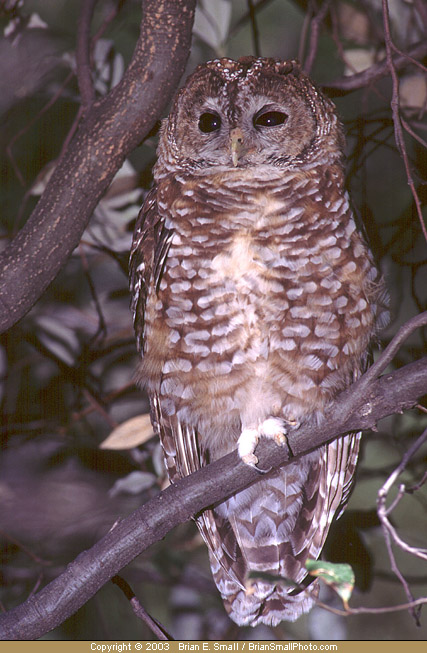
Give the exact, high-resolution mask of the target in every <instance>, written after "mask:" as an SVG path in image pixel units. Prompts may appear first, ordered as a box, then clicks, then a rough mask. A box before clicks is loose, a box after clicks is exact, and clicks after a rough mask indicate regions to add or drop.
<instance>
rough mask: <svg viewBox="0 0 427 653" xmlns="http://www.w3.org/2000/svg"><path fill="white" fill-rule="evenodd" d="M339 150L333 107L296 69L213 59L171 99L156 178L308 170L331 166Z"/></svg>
mask: <svg viewBox="0 0 427 653" xmlns="http://www.w3.org/2000/svg"><path fill="white" fill-rule="evenodd" d="M343 146H344V137H343V132H342V128H341V125H340V123H339V120H338V118H337V115H336V112H335V107H334V105H333V103H332V102H331V101H330V100H329V99H328V98H327V97H325V96H324V95H323V94H322V93H321V92H320V91H319V90H318V89H317V88H316V86H315V85H314V84H313V82H312V81H311V80H310V78H309V77H307V75H305V74H304V73H303V71H302V70H301V68H300V66H299V64H298V63H297V62H296V61H279V60H275V59H263V58H255V57H244V58H241V59H239V60H238V61H233V60H232V59H226V58H224V59H217V60H214V61H209V62H208V63H206V64H203V65H201V66H198V68H196V70H195V71H194V73H193V74H192V75H191V76H190V77H189V78H188V79H187V81H186V84H185V86H184V87H183V88H182V89H181V90H180V91H179V93H178V94H177V96H176V97H175V100H174V103H173V106H172V109H171V112H170V114H169V117H168V118H167V119H166V120H165V121H164V122H163V126H162V132H161V138H160V144H159V159H158V164H157V170H156V173H157V176H162V174H165V173H167V172H171V171H175V172H176V171H183V172H184V171H188V172H189V171H196V170H205V169H207V168H217V167H218V166H219V167H221V168H224V167H225V168H231V169H232V168H248V167H251V166H252V167H253V166H260V165H271V166H276V167H277V166H279V167H283V168H294V167H296V166H298V167H301V166H303V167H306V168H310V167H313V166H315V165H317V164H318V163H325V162H326V163H332V162H333V161H334V160H337V159H338V158H340V157H341V156H342V150H343Z"/></svg>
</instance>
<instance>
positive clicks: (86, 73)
mask: <svg viewBox="0 0 427 653" xmlns="http://www.w3.org/2000/svg"><path fill="white" fill-rule="evenodd" d="M97 2H98V0H89V1H88V0H83V2H82V4H81V8H80V16H79V20H78V24H77V44H76V64H77V81H78V84H79V91H80V97H81V100H82V105H83V112H86V111H87V110H88V109H90V107H91V106H92V104H93V103H94V102H95V88H94V85H93V81H92V71H91V67H90V50H91V43H90V24H91V22H92V16H93V12H94V10H95V5H96V3H97Z"/></svg>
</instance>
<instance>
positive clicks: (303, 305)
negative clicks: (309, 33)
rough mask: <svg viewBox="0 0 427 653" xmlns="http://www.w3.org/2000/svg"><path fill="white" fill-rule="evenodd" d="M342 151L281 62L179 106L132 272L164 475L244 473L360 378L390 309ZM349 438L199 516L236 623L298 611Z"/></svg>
mask: <svg viewBox="0 0 427 653" xmlns="http://www.w3.org/2000/svg"><path fill="white" fill-rule="evenodd" d="M343 146H344V138H343V133H342V128H341V125H340V123H339V120H338V118H337V116H336V113H335V108H334V106H333V104H332V103H331V102H330V100H328V99H327V98H326V97H325V96H323V95H322V94H321V93H320V92H319V90H318V89H317V88H316V87H315V86H314V84H313V83H312V82H311V81H310V79H309V78H308V77H307V76H306V75H305V74H304V73H303V72H302V71H301V69H300V67H299V66H298V64H297V63H296V62H295V61H285V62H283V61H276V60H273V59H255V58H250V57H247V58H243V59H240V60H239V61H237V62H236V61H232V60H230V59H221V60H216V61H211V62H209V63H207V64H205V65H202V66H199V67H198V68H197V69H196V71H195V72H194V73H193V74H192V75H191V76H190V77H189V79H188V80H187V82H186V84H185V86H184V88H183V89H182V90H181V91H180V92H179V93H178V95H177V96H176V99H175V102H174V104H173V107H172V110H171V113H170V115H169V117H168V118H167V119H166V120H165V121H164V123H163V126H162V130H161V138H160V144H159V148H158V161H157V164H156V166H155V169H154V180H155V185H154V187H153V189H152V190H151V191H150V193H149V194H148V196H147V198H146V201H145V204H144V206H143V208H142V210H141V213H140V216H139V218H138V222H137V225H136V230H135V235H134V242H133V247H132V253H131V264H130V267H131V289H132V309H133V314H134V324H135V331H136V337H137V344H138V348H139V350H140V352H141V356H142V362H141V365H140V368H139V380H140V382H141V383H142V384H145V385H146V388H147V391H148V394H149V397H150V402H151V410H152V419H153V423H154V425H155V429H156V430H157V431H158V433H159V434H160V438H161V442H162V446H163V449H164V454H165V458H166V463H167V467H168V473H169V476H170V478H171V480H175V479H178V478H180V477H182V476H185V475H188V474H191V473H192V472H194V471H195V470H197V469H198V468H200V467H201V466H204V465H206V464H207V463H209V462H210V461H212V460H215V459H218V458H220V457H221V456H223V455H225V454H226V453H228V452H230V451H231V450H233V449H235V448H238V451H239V454H240V456H241V458H242V459H243V460H244V461H245V462H246V463H248V464H252V465H255V464H256V462H257V459H256V455H255V453H254V452H255V448H256V444H257V442H258V439H259V438H260V437H261V436H264V437H269V438H273V439H274V440H275V441H276V442H278V443H281V442H283V441H284V439H285V435H286V432H287V431H289V430H290V429H292V430H296V429H298V427H299V426H300V425H301V424H303V423H304V424H306V423H321V420H322V419H324V414H325V411H326V410H327V408H328V405H329V404H330V402H331V401H332V400H333V399H334V397H335V396H336V395H337V393H339V392H340V391H341V390H343V389H344V388H345V387H346V386H348V385H349V384H350V383H352V381H353V380H354V379H355V378H356V377H357V376H358V375H359V374H360V373H361V372H362V371H363V370H364V369H365V367H366V364H367V358H368V348H369V344H370V342H371V340H372V339H373V337H374V336H375V335H376V333H377V332H378V330H379V329H380V328H381V327H382V326H383V325H384V324H385V322H386V320H387V318H386V316H387V309H386V303H387V302H386V294H385V290H384V285H383V282H382V279H381V277H380V274H379V272H378V271H377V269H376V267H375V265H374V262H373V259H372V256H371V253H370V251H369V249H368V248H367V246H366V244H365V242H364V240H363V237H362V236H361V234H360V233H358V231H357V230H356V227H355V223H354V220H353V216H352V212H351V208H350V206H349V200H348V197H347V194H346V191H345V189H344V173H343ZM359 437H360V435H354V434H353V435H347V436H345V437H341V438H339V439H337V440H335V441H334V442H332V443H331V444H329V445H327V446H323V447H321V448H319V449H317V450H316V451H314V452H313V453H310V454H309V455H306V456H304V457H302V458H301V459H300V460H298V461H297V462H294V463H292V464H291V465H288V466H287V467H286V468H285V469H282V470H279V471H276V472H274V473H271V474H269V475H267V476H266V477H263V478H261V480H260V481H259V482H258V483H256V484H255V485H254V486H252V487H250V488H248V489H246V490H243V491H242V492H239V493H237V494H236V495H234V496H233V497H231V498H230V499H228V500H227V501H224V502H223V503H221V504H220V505H219V506H217V507H216V508H214V509H211V510H207V511H205V512H204V513H203V514H202V515H201V516H200V517H199V518H198V522H197V523H198V527H199V529H200V532H201V534H202V536H203V538H204V540H205V542H206V544H207V546H208V549H209V555H210V561H211V566H212V572H213V576H214V579H215V582H216V584H217V586H218V589H219V591H220V593H221V595H222V598H223V601H224V604H225V607H226V609H227V611H228V613H229V615H230V617H231V618H232V619H233V620H234V621H235V622H236V623H238V624H241V625H253V626H254V625H256V624H258V623H260V622H264V623H267V624H272V625H275V624H277V623H279V622H280V621H282V620H283V619H287V620H291V621H292V620H295V619H297V618H298V617H299V616H300V615H301V614H302V613H304V612H307V611H308V610H309V609H310V608H311V607H312V605H313V603H314V601H315V598H316V596H317V591H318V587H317V583H316V581H315V582H312V583H310V581H309V579H308V578H307V571H306V569H305V562H306V560H307V559H308V558H317V557H318V556H319V555H320V553H321V550H322V547H323V545H324V542H325V539H326V536H327V534H328V530H329V526H330V524H331V521H332V519H333V517H334V515H335V514H336V513H337V512H338V513H339V512H340V510H341V509H342V508H343V506H344V505H345V503H346V500H347V498H348V494H349V491H350V489H351V485H352V481H353V475H354V472H355V468H356V462H357V455H358V448H359ZM257 573H258V574H259V576H258V578H257V577H256V575H257ZM249 574H251V580H250V581H249V582H248V576H249ZM277 577H280V578H282V579H284V580H283V581H280V580H277V581H276V580H275V578H277ZM269 578H271V580H269ZM286 580H288V581H289V582H288V583H287V582H286ZM249 584H250V589H249Z"/></svg>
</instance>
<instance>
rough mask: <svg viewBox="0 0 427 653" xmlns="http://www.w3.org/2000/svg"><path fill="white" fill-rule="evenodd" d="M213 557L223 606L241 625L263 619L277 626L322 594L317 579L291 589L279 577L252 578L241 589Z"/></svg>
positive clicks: (259, 621) (300, 613) (309, 605)
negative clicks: (299, 590)
mask: <svg viewBox="0 0 427 653" xmlns="http://www.w3.org/2000/svg"><path fill="white" fill-rule="evenodd" d="M210 561H211V567H212V574H213V577H214V580H215V583H216V585H217V587H218V589H219V591H220V593H221V597H222V600H223V602H224V607H225V609H226V611H227V613H228V615H229V617H230V619H232V620H233V621H234V622H235V623H236V624H238V625H239V626H258V624H261V623H264V624H266V625H268V626H277V625H278V624H279V623H280V622H281V621H296V620H297V619H298V618H299V617H301V615H303V614H305V613H306V612H309V611H310V610H311V609H312V607H313V605H314V603H315V601H316V598H317V596H318V594H319V587H318V583H317V581H314V582H313V583H311V584H310V585H309V586H308V587H307V588H305V589H303V590H302V591H301V592H299V593H292V592H293V590H292V588H291V587H289V586H286V585H285V584H284V583H283V585H282V584H281V582H280V581H279V582H278V583H274V582H264V581H263V580H249V581H248V583H247V588H246V589H242V588H241V586H239V585H237V584H236V583H235V582H233V581H232V580H231V579H230V578H229V577H228V575H227V574H226V572H225V571H224V569H223V568H222V567H221V565H219V564H218V562H217V561H216V559H215V557H214V556H213V555H210ZM294 592H295V590H294Z"/></svg>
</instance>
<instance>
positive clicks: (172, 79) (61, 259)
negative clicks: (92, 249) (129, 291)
mask: <svg viewBox="0 0 427 653" xmlns="http://www.w3.org/2000/svg"><path fill="white" fill-rule="evenodd" d="M142 4H143V19H142V23H141V31H140V36H139V39H138V42H137V45H136V48H135V51H134V54H133V57H132V60H131V62H130V64H129V67H128V69H127V71H126V73H125V75H124V76H123V78H122V80H121V82H120V83H119V84H118V85H117V86H116V87H115V88H113V89H112V90H111V92H110V93H109V94H108V95H107V96H105V97H104V98H102V100H100V101H99V102H96V103H95V104H93V105H92V107H91V108H90V110H89V111H88V112H87V115H86V116H85V119H84V120H83V121H82V123H81V125H80V128H79V130H78V132H77V134H76V135H75V137H74V139H73V140H72V142H71V143H70V145H69V147H68V148H67V151H66V152H65V154H64V156H63V157H62V159H61V161H60V162H59V164H58V166H57V167H56V169H55V171H54V173H53V174H52V177H51V179H50V181H49V183H48V184H47V186H46V189H45V192H44V193H43V195H42V197H41V198H40V200H39V202H38V204H37V206H36V208H35V209H34V211H33V213H32V215H31V216H30V218H29V219H28V221H27V223H26V224H25V226H24V227H23V228H22V229H21V230H20V232H19V233H18V234H17V235H16V236H15V238H14V239H13V240H12V241H11V242H10V244H9V245H8V247H7V248H6V249H5V250H4V251H3V252H2V253H1V254H0V308H1V310H0V332H3V331H5V330H7V329H8V328H10V327H11V326H12V325H13V324H15V322H17V321H18V320H19V319H20V318H21V317H23V316H24V315H25V313H27V312H28V311H29V310H30V308H31V307H32V306H33V305H34V304H35V302H36V301H37V299H38V298H39V297H40V295H41V294H42V293H43V292H44V291H45V290H46V288H47V286H48V285H49V284H50V283H51V282H52V281H53V279H54V278H55V276H56V275H57V273H58V272H59V270H60V269H61V267H62V266H63V265H64V263H65V261H66V260H67V259H68V257H69V256H70V254H71V253H72V251H73V250H74V248H75V247H76V246H77V244H78V242H79V240H80V237H81V235H82V233H83V231H84V229H85V227H86V225H87V223H88V221H89V219H90V217H91V215H92V212H93V210H94V208H95V207H96V205H97V203H98V202H99V200H100V198H101V196H102V194H103V193H104V192H105V190H106V189H107V188H108V186H109V184H110V182H111V180H112V179H113V177H114V175H115V173H116V172H117V170H118V169H119V168H120V166H121V165H122V163H123V161H124V159H125V157H126V155H127V154H128V153H129V152H130V151H132V150H133V149H134V148H135V147H136V146H137V145H138V144H139V143H140V142H141V141H142V140H143V138H144V137H145V136H146V135H147V134H148V132H149V131H150V130H151V129H152V127H153V125H154V124H155V122H156V120H157V119H158V118H159V116H160V115H161V113H162V112H163V110H164V108H165V107H166V105H167V103H168V102H169V100H170V99H171V97H172V95H173V93H174V91H175V88H176V86H177V84H178V82H179V79H180V78H181V75H182V73H183V72H184V67H185V64H186V61H187V58H188V54H189V50H190V43H191V29H192V25H193V18H194V6H195V0H144V1H143V3H142Z"/></svg>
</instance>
